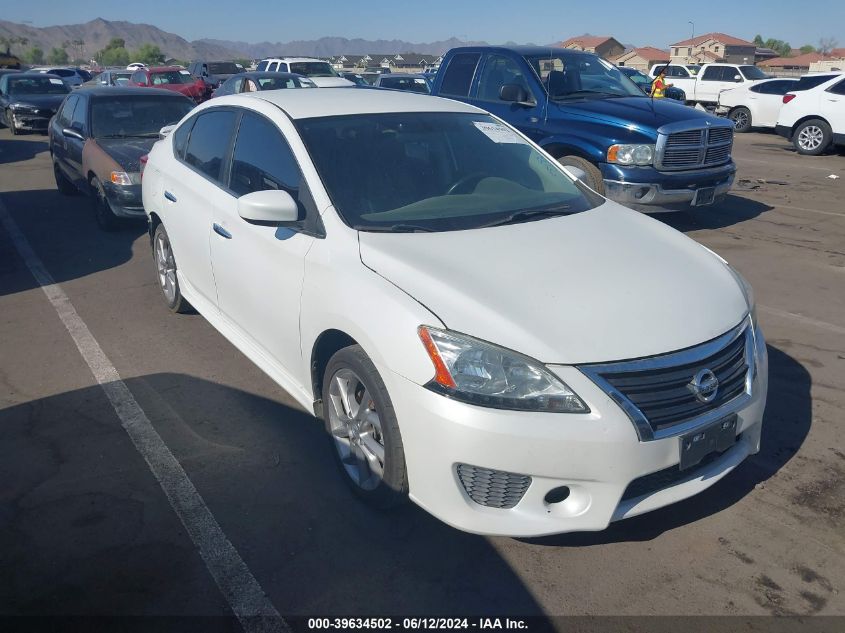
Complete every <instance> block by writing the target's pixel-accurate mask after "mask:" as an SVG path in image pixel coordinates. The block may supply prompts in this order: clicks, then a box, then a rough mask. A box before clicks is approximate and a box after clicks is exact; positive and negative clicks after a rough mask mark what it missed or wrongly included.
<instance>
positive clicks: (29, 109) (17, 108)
mask: <svg viewBox="0 0 845 633" xmlns="http://www.w3.org/2000/svg"><path fill="white" fill-rule="evenodd" d="M9 108H10V109H11V110H12V112H15V113H21V114H25V113H33V112H35V111H36V110H37V109H38V108H36V107H35V106H31V105H27V104H26V103H12V104H11V105H9Z"/></svg>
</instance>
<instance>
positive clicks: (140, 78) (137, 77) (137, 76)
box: [129, 71, 147, 84]
mask: <svg viewBox="0 0 845 633" xmlns="http://www.w3.org/2000/svg"><path fill="white" fill-rule="evenodd" d="M129 81H131V82H132V83H133V84H145V83H147V77H146V75H144V73H142V72H140V71H139V72H135V73H132V77H130V79H129Z"/></svg>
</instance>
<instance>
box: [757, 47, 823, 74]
mask: <svg viewBox="0 0 845 633" xmlns="http://www.w3.org/2000/svg"><path fill="white" fill-rule="evenodd" d="M825 59H827V58H826V57H825V56H824V55H822V54H821V53H804V54H803V55H798V56H796V57H773V58H772V59H767V60H765V61H762V62H760V63H759V64H758V66H759V67H760V68H762V69H763V70H765V71H766V72H767V73H771V74H773V75H778V76H782V77H786V76H797V75H802V74H804V73H807V72H809V71H810V66H812V65H813V64H815V63H817V62H821V61H823V60H825Z"/></svg>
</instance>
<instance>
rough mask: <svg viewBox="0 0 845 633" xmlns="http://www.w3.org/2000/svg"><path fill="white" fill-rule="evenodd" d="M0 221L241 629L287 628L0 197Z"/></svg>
mask: <svg viewBox="0 0 845 633" xmlns="http://www.w3.org/2000/svg"><path fill="white" fill-rule="evenodd" d="M0 223H2V225H3V226H4V227H5V229H6V231H7V232H8V233H9V236H10V237H11V239H12V243H13V244H14V245H15V248H16V249H17V251H18V253H19V254H20V256H21V258H22V259H23V260H24V262H25V263H26V266H27V268H29V270H30V272H31V273H32V276H33V277H35V280H36V281H37V282H38V284H39V285H40V286H41V289H42V290H43V291H44V294H45V295H47V299H48V300H49V301H50V303H51V304H52V306H53V308H54V309H55V310H56V313H57V314H58V315H59V318H60V319H61V320H62V323H64V325H65V327H66V328H67V331H68V332H69V333H70V336H71V338H72V339H73V342H74V343H76V347H77V348H78V349H79V353H80V354H81V355H82V358H83V359H85V362H86V363H87V364H88V367H89V368H90V369H91V373H92V374H94V378H95V379H96V380H97V383H99V385H100V387H102V389H103V391H104V392H105V394H106V397H108V399H109V402H111V405H112V407H114V410H115V413H117V416H118V418H120V423H121V425H122V426H123V428H124V430H125V431H126V433H127V434H128V435H129V438H130V439H131V440H132V443H133V444H134V445H135V448H136V449H137V450H138V452H139V453H140V454H141V456H142V457H143V458H144V461H146V462H147V465H148V466H149V467H150V471H152V473H153V476H154V477H155V478H156V480H158V483H159V485H160V486H161V489H162V490H163V491H164V494H165V495H167V499H168V500H169V501H170V505H171V507H172V508H173V510H174V511H175V512H176V515H177V516H178V517H179V519H180V520H181V521H182V525H184V526H185V529H186V530H187V532H188V535H189V536H190V537H191V540H192V541H193V543H194V545H195V546H196V547H197V549H198V550H199V554H200V556H201V557H202V560H203V562H205V566H206V567H207V568H208V571H209V572H210V573H211V576H212V578H214V582H215V583H217V586H218V587H219V588H220V591H221V592H222V593H223V596H224V597H225V598H226V601H227V602H228V603H229V606H230V607H231V609H232V612H233V613H234V614H235V616H236V617H237V618H238V620H239V621H240V623H241V626H242V627H243V628H244V630H245V631H249V632H252V631H289V630H290V629H289V628H288V625H287V623H286V622H285V621H284V620H283V619H282V618H281V616H280V615H279V612H278V611H277V610H276V608H275V607H274V606H273V604H272V603H271V602H270V600H269V598H267V596H266V595H265V594H264V590H263V589H262V588H261V585H259V584H258V581H257V580H256V579H255V577H254V576H253V575H252V572H250V571H249V568H248V567H247V566H246V563H244V561H243V559H242V558H241V557H240V555H239V554H238V552H237V550H236V549H235V547H234V546H233V545H232V543H231V542H230V541H229V539H228V538H226V535H225V534H224V533H223V530H222V529H221V528H220V525H219V524H218V523H217V520H216V519H215V518H214V515H213V514H211V511H210V510H209V509H208V506H206V505H205V501H203V498H202V497H201V496H200V494H199V492H198V491H197V489H196V488H195V487H194V484H193V483H192V482H191V480H190V479H189V478H188V475H187V473H186V472H185V471H184V469H183V468H182V465H181V464H180V463H179V461H178V460H177V459H176V458H175V457H174V456H173V453H171V452H170V449H169V448H167V445H166V444H165V443H164V440H162V439H161V436H160V435H159V434H158V432H157V431H156V430H155V428H154V427H153V425H152V424H151V423H150V420H149V419H148V418H147V415H146V414H145V413H144V410H143V409H142V408H141V407H140V405H139V404H138V402H137V401H136V400H135V398H134V397H133V395H132V393H131V392H130V391H129V388H128V387H127V386H126V384H125V383H124V382H123V381H122V380H121V379H120V375H119V374H118V373H117V369H115V367H114V365H112V364H111V361H109V359H108V357H107V356H106V355H105V353H104V352H103V349H102V348H101V347H100V345H99V343H97V341H96V339H95V338H94V336H93V335H92V334H91V331H90V330H89V329H88V326H87V325H85V322H84V321H83V320H82V319H81V318H80V317H79V315H78V314H77V312H76V309H75V308H74V307H73V304H72V303H71V302H70V299H69V298H68V296H67V295H66V294H65V292H64V291H63V290H62V288H61V286H59V285H58V284H57V283H56V282H55V281H54V279H53V277H52V276H51V275H50V273H49V272H48V271H47V269H46V267H45V266H44V264H43V263H42V262H41V260H40V259H39V257H38V256H37V255H36V254H35V251H33V250H32V247H31V246H30V244H29V242H28V241H27V239H26V237H24V235H23V233H22V232H21V230H20V229H19V228H18V225H17V224H16V223H15V221H14V220H13V219H12V216H11V215H10V214H9V212H8V210H7V209H6V207H5V205H4V204H3V201H2V200H0Z"/></svg>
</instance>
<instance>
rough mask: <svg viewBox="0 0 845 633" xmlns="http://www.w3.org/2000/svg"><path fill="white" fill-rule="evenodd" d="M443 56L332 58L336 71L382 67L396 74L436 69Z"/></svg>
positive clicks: (391, 55)
mask: <svg viewBox="0 0 845 633" xmlns="http://www.w3.org/2000/svg"><path fill="white" fill-rule="evenodd" d="M442 59H443V56H442V55H422V54H420V53H396V54H388V55H381V54H378V55H377V54H375V53H373V54H368V55H336V56H334V57H332V58H331V60H330V61H331V64H332V66H333V67H334V68H335V70H347V71H350V70H363V69H364V68H367V67H373V66H381V67H382V68H390V69H391V70H392V71H394V72H421V71H424V70H428V69H430V68H436V67H437V66H439V65H440V62H441V61H442Z"/></svg>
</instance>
